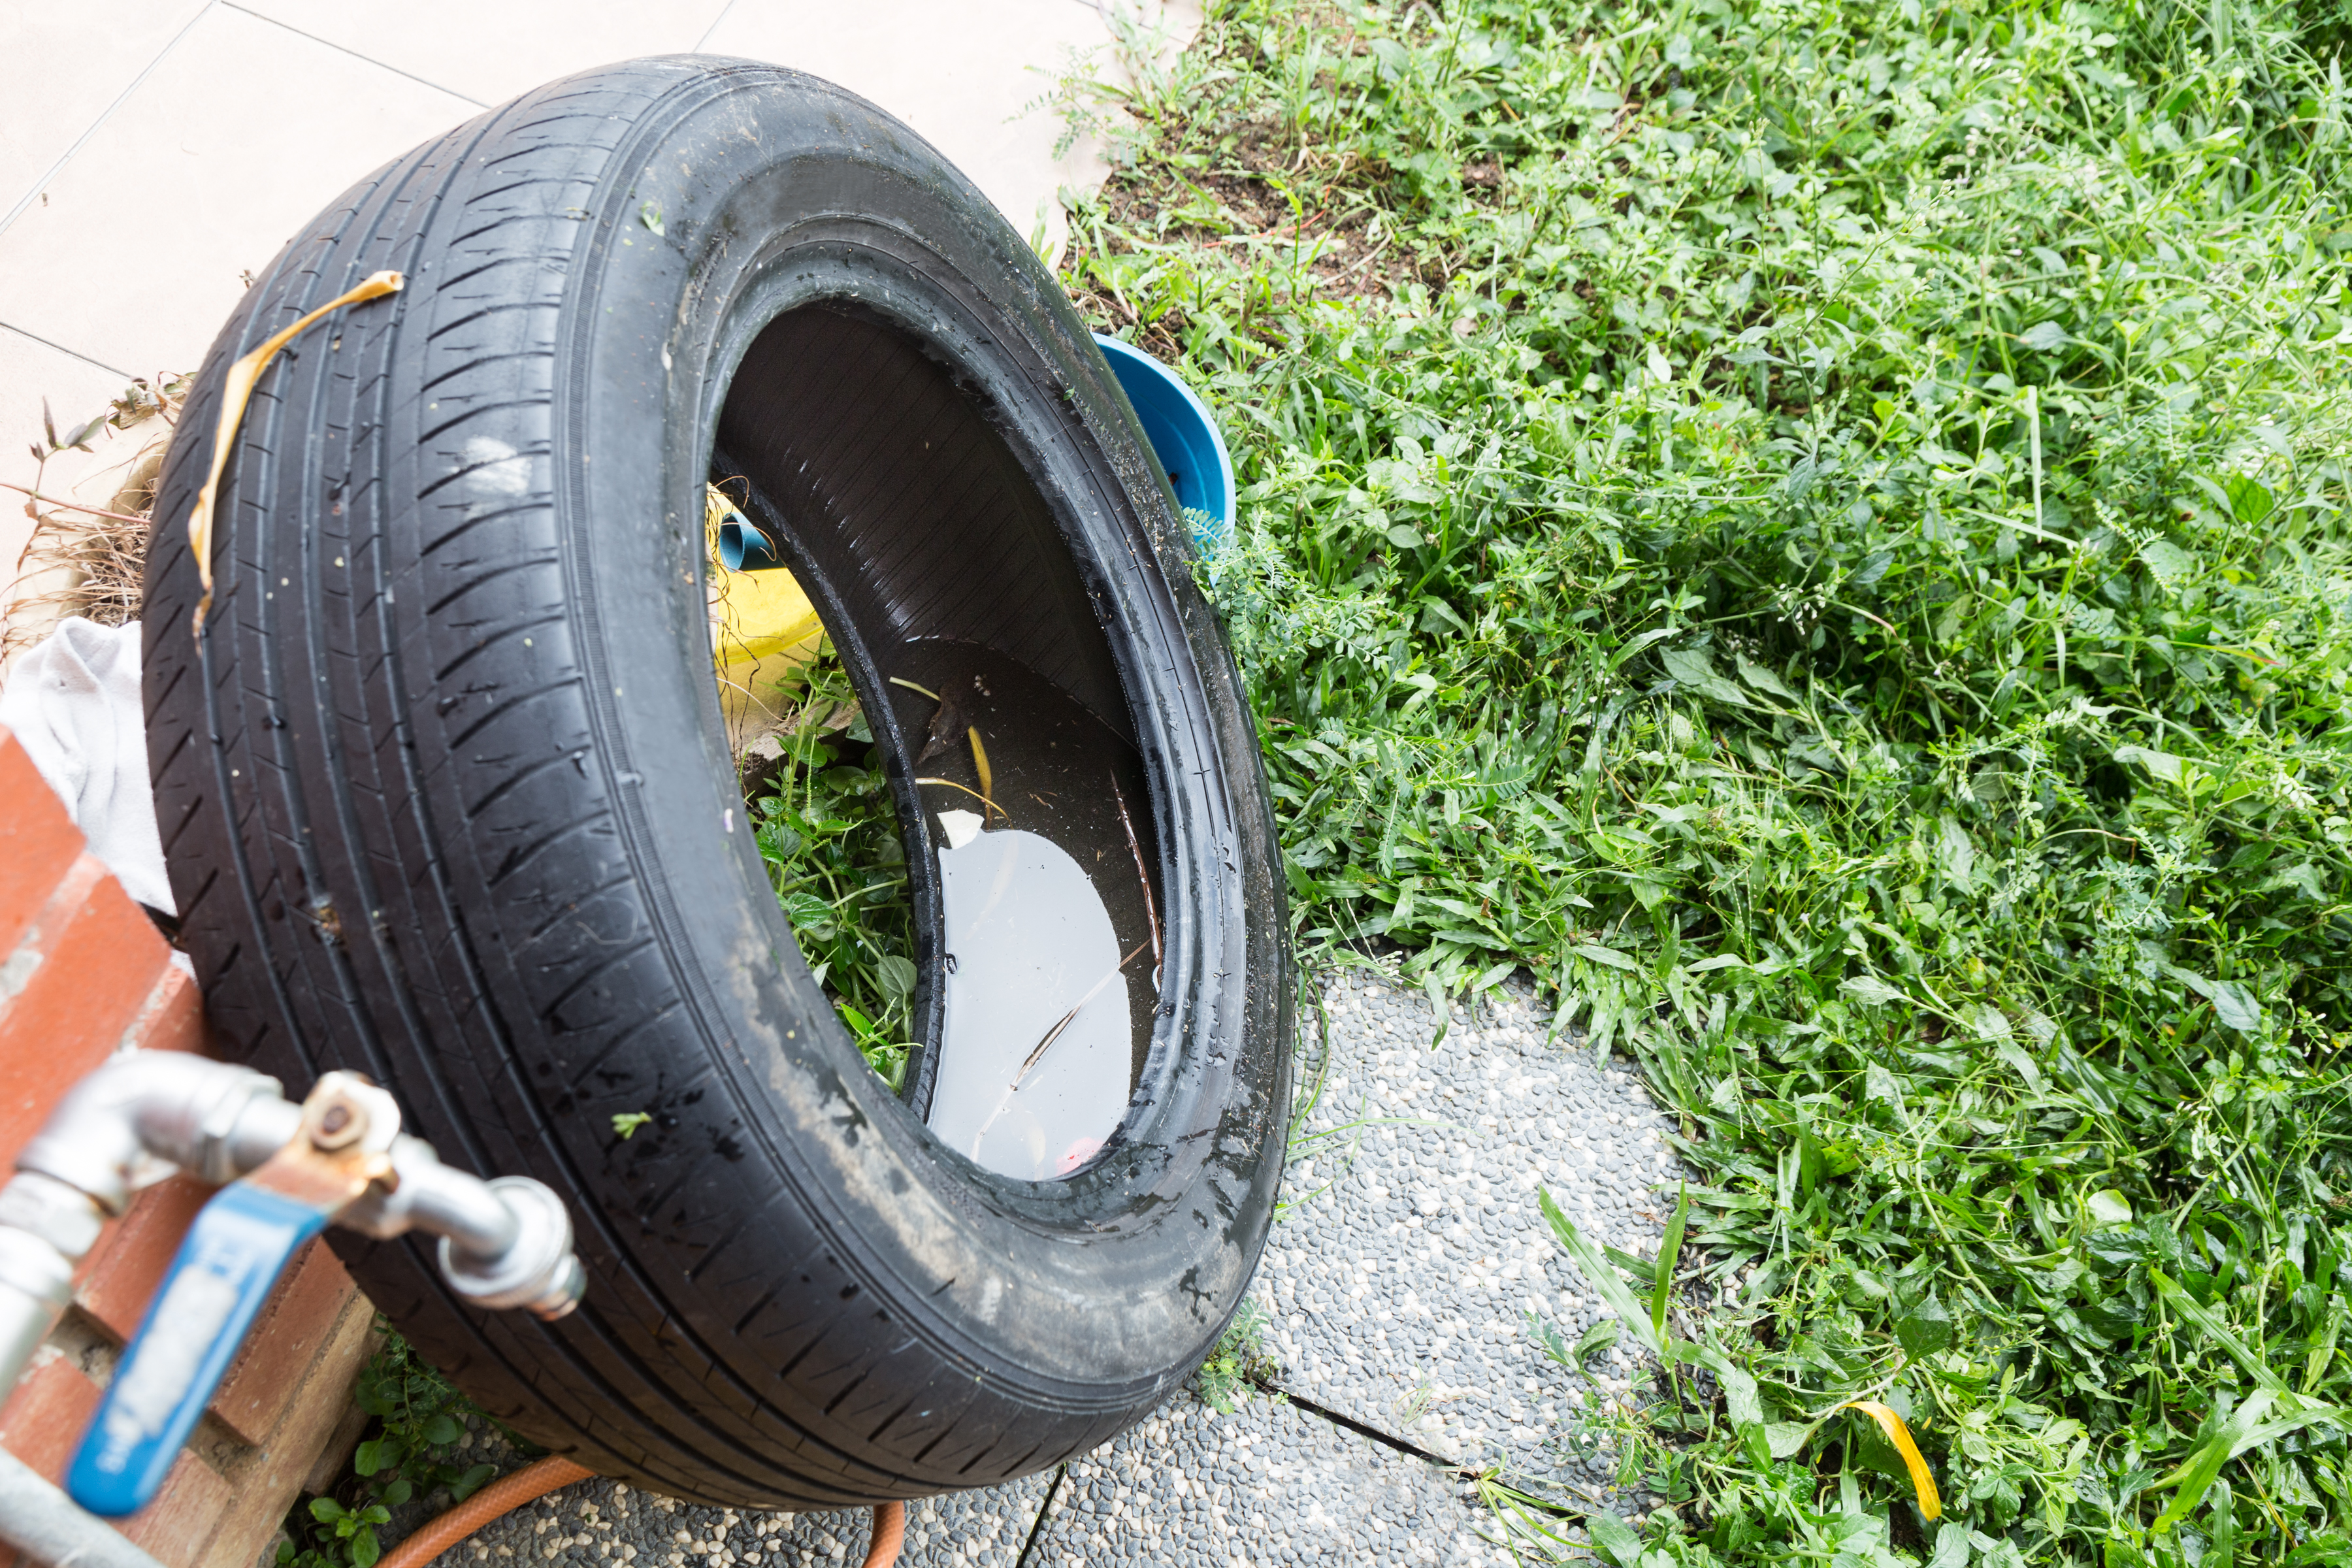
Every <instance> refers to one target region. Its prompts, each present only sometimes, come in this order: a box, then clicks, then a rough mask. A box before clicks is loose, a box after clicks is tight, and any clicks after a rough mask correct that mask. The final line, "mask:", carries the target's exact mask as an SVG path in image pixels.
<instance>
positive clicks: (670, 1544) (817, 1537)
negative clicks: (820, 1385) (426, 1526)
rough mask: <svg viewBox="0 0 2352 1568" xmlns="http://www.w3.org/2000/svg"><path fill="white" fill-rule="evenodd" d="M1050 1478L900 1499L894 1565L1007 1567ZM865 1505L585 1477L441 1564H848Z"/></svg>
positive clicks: (590, 1567) (856, 1558)
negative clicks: (646, 1487) (768, 1508)
mask: <svg viewBox="0 0 2352 1568" xmlns="http://www.w3.org/2000/svg"><path fill="white" fill-rule="evenodd" d="M1053 1483H1054V1477H1053V1476H1052V1475H1050V1474H1047V1475H1043V1476H1032V1477H1030V1478H1029V1479H1027V1480H1023V1481H1015V1482H1013V1484H1012V1485H1011V1486H1005V1487H995V1488H992V1489H989V1490H986V1491H976V1492H959V1493H957V1494H955V1495H953V1496H951V1497H944V1498H926V1499H924V1500H921V1501H919V1502H915V1503H909V1504H908V1506H907V1543H906V1546H905V1548H904V1549H903V1550H902V1551H901V1552H900V1554H899V1557H898V1562H899V1563H900V1564H901V1565H902V1568H996V1565H1002V1568H1013V1564H1015V1563H1018V1562H1019V1561H1020V1559H1021V1553H1022V1551H1023V1549H1024V1548H1025V1547H1026V1546H1027V1545H1028V1544H1029V1537H1030V1534H1031V1531H1032V1530H1033V1529H1034V1526H1035V1524H1036V1521H1037V1515H1038V1511H1039V1510H1040V1508H1041V1507H1042V1505H1043V1504H1044V1502H1045V1494H1046V1492H1047V1491H1048V1490H1049V1489H1051V1487H1052V1486H1053ZM873 1523H874V1516H873V1513H872V1512H871V1510H866V1509H854V1510H843V1511H838V1512H827V1513H798V1514H795V1513H757V1512H751V1511H747V1510H734V1509H720V1508H706V1507H703V1506H701V1505H699V1504H697V1503H688V1502H680V1501H678V1500H676V1499H675V1498H666V1497H660V1496H657V1495H656V1494H655V1493H652V1492H646V1491H639V1490H637V1489H634V1488H632V1487H629V1486H626V1485H624V1484H623V1483H621V1482H618V1481H587V1482H583V1483H582V1484H580V1485H578V1486H574V1487H568V1488H566V1489H564V1490H563V1491H562V1492H559V1493H557V1494H555V1495H554V1496H551V1497H547V1498H542V1499H541V1500H539V1501H538V1502H536V1503H534V1504H532V1505H531V1506H530V1507H529V1508H527V1509H519V1510H516V1511H515V1512H513V1513H510V1514H509V1515H507V1516H506V1517H505V1518H504V1519H501V1520H499V1521H496V1522H495V1523H493V1524H491V1525H490V1526H489V1527H488V1529H486V1530H484V1531H481V1532H480V1533H479V1534H478V1535H476V1536H475V1537H474V1538H473V1540H472V1541H471V1542H467V1543H466V1544H464V1545H461V1546H459V1547H457V1549H456V1550H455V1551H454V1552H449V1553H447V1554H446V1555H445V1556H444V1558H443V1559H442V1562H443V1568H459V1565H462V1564H465V1563H476V1564H480V1565H483V1568H506V1565H508V1564H512V1565H513V1568H524V1565H525V1564H530V1565H532V1568H539V1565H541V1564H564V1565H566V1568H605V1565H607V1564H621V1563H626V1564H632V1565H634V1568H688V1565H692V1568H816V1565H818V1564H831V1563H853V1564H854V1563H863V1562H865V1561H866V1544H867V1542H868V1540H869V1539H870V1535H871V1531H872V1530H873Z"/></svg>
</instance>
